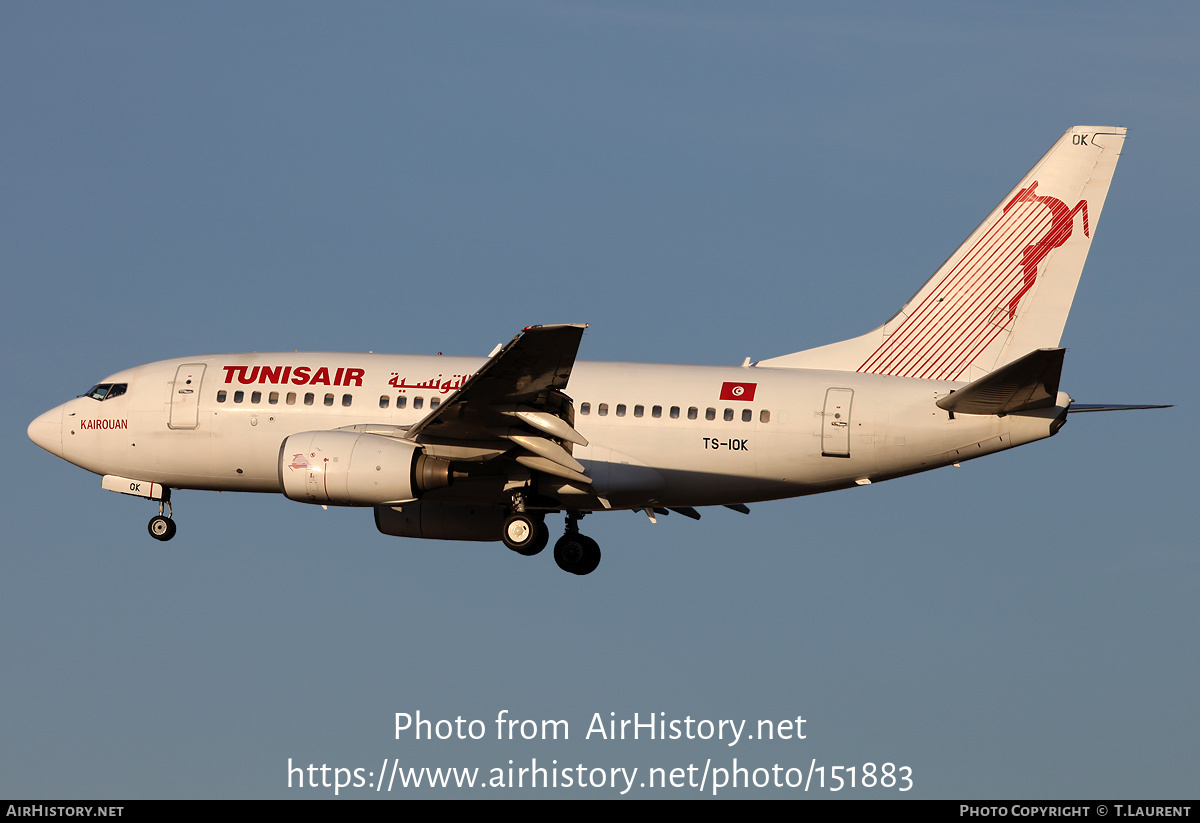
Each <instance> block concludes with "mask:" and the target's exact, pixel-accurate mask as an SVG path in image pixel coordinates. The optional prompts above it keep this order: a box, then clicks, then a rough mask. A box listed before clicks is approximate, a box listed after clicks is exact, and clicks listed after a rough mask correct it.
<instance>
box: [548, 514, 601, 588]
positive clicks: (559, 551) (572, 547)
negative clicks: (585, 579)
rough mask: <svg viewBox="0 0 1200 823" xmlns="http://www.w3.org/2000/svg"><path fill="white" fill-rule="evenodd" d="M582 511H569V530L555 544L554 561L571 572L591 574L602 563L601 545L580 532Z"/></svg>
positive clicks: (564, 569)
mask: <svg viewBox="0 0 1200 823" xmlns="http://www.w3.org/2000/svg"><path fill="white" fill-rule="evenodd" d="M581 517H583V514H582V513H580V512H567V532H566V534H564V535H563V536H562V537H560V538H558V542H557V543H555V544H554V562H555V563H557V564H558V567H559V568H560V569H562V570H563V571H565V572H570V573H571V574H578V575H584V574H591V573H592V572H594V571H595V570H596V567H597V566H599V565H600V545H599V544H598V543H597V542H596V541H595V540H593V539H592V538H590V537H588V536H587V535H584V534H580V533H579V519H580V518H581Z"/></svg>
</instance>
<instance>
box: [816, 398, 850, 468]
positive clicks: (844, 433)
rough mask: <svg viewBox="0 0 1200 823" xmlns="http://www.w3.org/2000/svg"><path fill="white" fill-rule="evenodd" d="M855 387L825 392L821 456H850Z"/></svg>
mask: <svg viewBox="0 0 1200 823" xmlns="http://www.w3.org/2000/svg"><path fill="white" fill-rule="evenodd" d="M853 400H854V389H829V390H827V391H826V392H825V411H824V413H823V414H822V415H821V456H822V457H849V456H850V404H851V402H852V401H853Z"/></svg>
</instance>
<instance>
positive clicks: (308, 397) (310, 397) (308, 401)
mask: <svg viewBox="0 0 1200 823" xmlns="http://www.w3.org/2000/svg"><path fill="white" fill-rule="evenodd" d="M316 399H317V396H316V395H315V394H313V393H312V392H305V393H304V405H306V406H311V405H312V404H313V401H314V400H316Z"/></svg>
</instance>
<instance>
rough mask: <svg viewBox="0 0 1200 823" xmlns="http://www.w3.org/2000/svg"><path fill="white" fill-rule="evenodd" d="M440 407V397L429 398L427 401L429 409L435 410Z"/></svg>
mask: <svg viewBox="0 0 1200 823" xmlns="http://www.w3.org/2000/svg"><path fill="white" fill-rule="evenodd" d="M440 405H442V398H440V397H434V398H431V399H430V401H429V408H431V409H436V408H437V407H438V406H440Z"/></svg>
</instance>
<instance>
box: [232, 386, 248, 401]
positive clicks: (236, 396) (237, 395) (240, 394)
mask: <svg viewBox="0 0 1200 823" xmlns="http://www.w3.org/2000/svg"><path fill="white" fill-rule="evenodd" d="M245 396H246V393H245V392H244V391H242V390H241V389H239V390H238V391H235V392H234V393H233V402H234V403H241V402H242V399H243V398H244V397H245Z"/></svg>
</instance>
